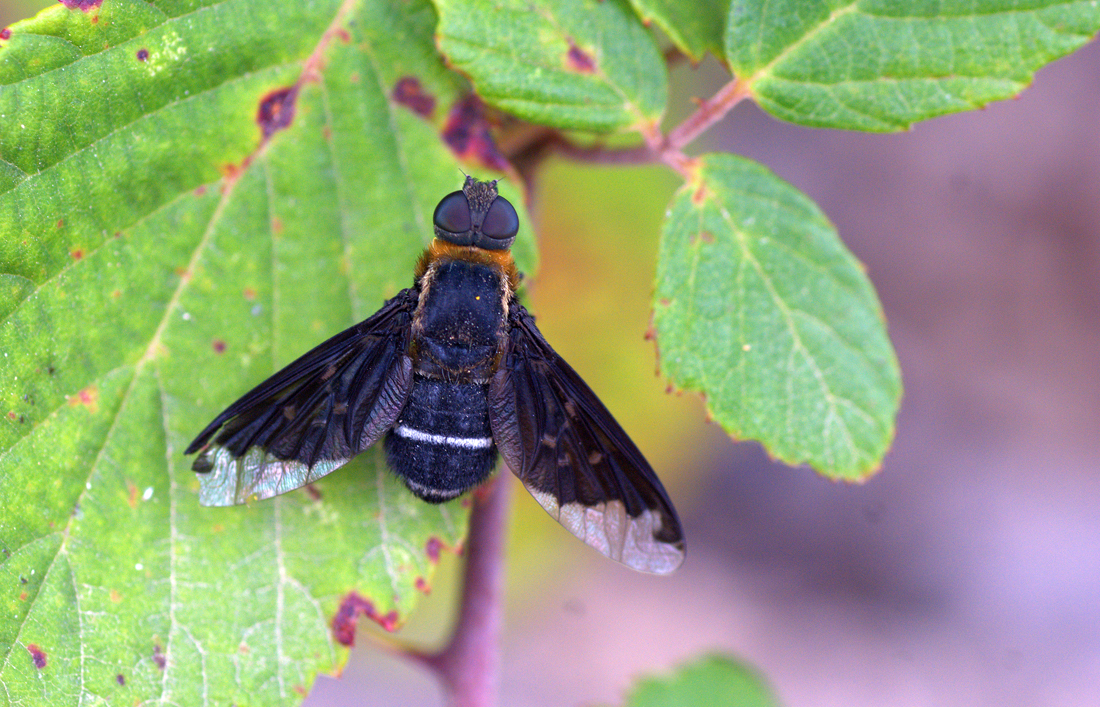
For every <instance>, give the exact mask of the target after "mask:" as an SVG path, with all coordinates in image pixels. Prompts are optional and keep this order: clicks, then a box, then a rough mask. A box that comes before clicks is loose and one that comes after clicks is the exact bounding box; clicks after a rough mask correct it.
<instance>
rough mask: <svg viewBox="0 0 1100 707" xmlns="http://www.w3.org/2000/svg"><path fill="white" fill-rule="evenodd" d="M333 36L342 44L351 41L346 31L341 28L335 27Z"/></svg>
mask: <svg viewBox="0 0 1100 707" xmlns="http://www.w3.org/2000/svg"><path fill="white" fill-rule="evenodd" d="M334 34H335V35H336V36H337V37H339V39H340V41H341V42H343V43H344V44H347V43H348V42H350V41H351V35H350V34H348V31H347V30H346V29H344V28H343V27H337V28H336V30H335V32H334Z"/></svg>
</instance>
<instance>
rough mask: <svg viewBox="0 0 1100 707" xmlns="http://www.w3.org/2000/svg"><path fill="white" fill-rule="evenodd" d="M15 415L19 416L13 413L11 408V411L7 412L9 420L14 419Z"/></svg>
mask: <svg viewBox="0 0 1100 707" xmlns="http://www.w3.org/2000/svg"><path fill="white" fill-rule="evenodd" d="M17 417H19V416H18V415H16V414H15V411H14V410H12V411H11V412H9V413H8V419H9V420H14V419H15V418H17Z"/></svg>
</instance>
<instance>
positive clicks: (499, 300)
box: [411, 249, 514, 379]
mask: <svg viewBox="0 0 1100 707" xmlns="http://www.w3.org/2000/svg"><path fill="white" fill-rule="evenodd" d="M463 250H467V249H463ZM469 250H480V249H469ZM430 252H431V251H430V250H429V253H430ZM513 269H514V266H513ZM418 285H419V288H420V295H419V300H418V302H417V307H416V312H415V313H414V315H413V324H412V351H411V353H412V356H413V360H414V367H415V368H416V369H417V370H418V371H419V372H421V373H423V374H425V375H430V376H433V377H440V378H449V379H467V378H480V379H484V378H487V377H489V376H490V375H491V374H492V371H493V370H494V369H495V367H496V362H497V360H498V359H499V356H500V351H501V349H502V346H503V345H504V343H505V333H506V322H507V316H508V301H509V299H510V298H511V296H512V290H511V283H510V277H509V272H508V271H507V270H506V269H505V268H504V267H501V265H500V264H499V263H497V262H495V261H494V260H489V261H488V262H487V261H486V259H484V258H472V259H468V258H463V257H454V256H453V255H452V254H450V253H448V254H444V255H437V256H436V257H434V258H431V259H430V260H429V261H428V262H427V265H426V267H425V269H424V272H423V274H422V275H420V277H419V279H418Z"/></svg>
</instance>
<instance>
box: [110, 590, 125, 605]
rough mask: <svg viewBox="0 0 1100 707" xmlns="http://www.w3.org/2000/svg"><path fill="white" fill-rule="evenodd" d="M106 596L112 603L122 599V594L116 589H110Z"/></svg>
mask: <svg viewBox="0 0 1100 707" xmlns="http://www.w3.org/2000/svg"><path fill="white" fill-rule="evenodd" d="M107 598H108V599H110V600H111V603H112V604H118V603H120V602H121V601H122V594H121V593H120V592H119V591H118V590H117V589H112V590H111V591H110V593H109V594H107Z"/></svg>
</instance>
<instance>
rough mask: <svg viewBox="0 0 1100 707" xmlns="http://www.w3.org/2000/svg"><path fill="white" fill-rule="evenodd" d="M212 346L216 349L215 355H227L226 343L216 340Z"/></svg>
mask: <svg viewBox="0 0 1100 707" xmlns="http://www.w3.org/2000/svg"><path fill="white" fill-rule="evenodd" d="M211 346H212V347H213V348H214V353H219V354H220V353H225V342H224V341H222V340H221V339H214V341H213V343H211Z"/></svg>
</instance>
